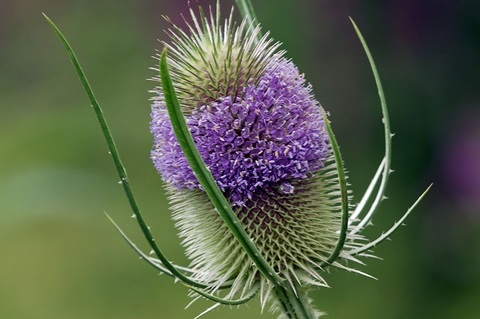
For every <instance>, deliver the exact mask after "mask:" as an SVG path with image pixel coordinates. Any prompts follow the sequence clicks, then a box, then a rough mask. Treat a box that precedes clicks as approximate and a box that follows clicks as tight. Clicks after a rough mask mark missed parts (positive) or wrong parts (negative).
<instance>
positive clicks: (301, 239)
mask: <svg viewBox="0 0 480 319" xmlns="http://www.w3.org/2000/svg"><path fill="white" fill-rule="evenodd" d="M217 10H218V8H217ZM218 12H219V11H217V15H216V16H213V14H212V13H210V16H211V17H210V18H207V17H206V16H205V15H204V13H203V11H202V10H201V9H200V19H198V18H197V16H196V15H195V13H194V12H193V11H192V15H191V16H192V23H191V24H189V23H187V26H188V29H189V30H188V32H186V31H183V30H181V29H180V28H178V27H177V26H175V25H173V24H172V29H171V30H170V31H169V35H170V39H171V41H170V42H169V43H165V45H166V47H167V48H168V49H169V61H170V62H169V69H170V74H171V81H172V84H173V87H174V89H175V91H176V92H177V96H178V102H179V105H180V107H181V109H182V112H183V114H184V116H185V119H186V124H187V127H188V130H189V131H190V133H191V135H192V138H193V141H194V143H195V145H196V147H197V149H198V151H199V154H200V156H201V157H202V159H203V161H204V162H205V165H206V166H207V167H208V169H209V171H210V172H211V174H212V176H213V178H214V180H215V182H216V184H217V185H218V187H219V188H220V190H221V191H222V192H223V195H224V196H225V197H226V198H227V200H228V201H229V203H230V205H231V206H232V209H233V212H234V214H235V215H236V216H237V218H238V219H239V221H240V222H241V224H242V227H243V229H244V230H245V232H246V234H247V236H248V237H249V238H250V240H251V241H252V242H253V243H254V245H255V246H256V247H257V248H258V251H259V253H260V254H261V255H262V257H263V258H264V260H265V261H266V262H267V263H268V265H269V266H270V267H271V269H272V270H273V271H274V272H275V273H276V275H278V276H279V277H280V278H281V279H282V280H283V281H285V282H288V283H289V286H290V289H291V291H293V292H294V294H295V297H294V298H297V299H299V300H301V303H306V304H307V303H309V301H308V298H307V297H306V292H305V291H306V290H305V289H306V288H305V287H308V286H311V285H317V286H326V285H327V284H326V282H325V280H324V279H323V277H322V276H321V273H322V272H323V271H324V269H325V267H327V266H334V267H338V268H342V269H346V270H349V271H355V270H353V269H351V268H349V267H347V266H345V264H344V263H343V261H354V262H358V259H357V258H356V257H355V256H370V254H369V250H370V248H372V247H373V246H375V245H376V244H377V243H379V242H381V241H382V240H384V239H385V238H386V237H387V236H388V235H389V234H391V233H392V232H393V231H394V230H395V229H396V228H397V227H398V225H399V224H395V225H394V227H392V229H390V230H389V231H387V232H386V233H385V235H382V236H380V237H379V238H378V239H377V240H375V241H372V242H370V243H366V244H365V240H364V237H363V236H362V235H361V234H360V232H361V230H363V228H365V227H366V226H367V225H368V223H369V221H370V220H371V218H372V216H373V212H374V211H375V210H376V208H377V206H378V204H379V203H380V202H381V200H382V199H383V195H384V191H385V186H386V182H387V178H388V175H389V173H390V166H389V165H390V153H389V147H390V146H389V143H390V141H389V140H388V139H387V141H386V143H387V146H388V147H387V151H386V157H385V160H384V161H383V162H382V163H381V165H380V167H379V169H378V171H377V174H376V175H375V177H374V178H373V180H372V186H371V187H369V190H368V191H367V192H366V195H365V197H364V198H363V199H362V201H361V203H360V204H359V206H358V207H357V208H356V209H355V211H354V212H353V213H351V214H350V215H349V214H348V211H349V207H352V206H351V205H350V204H349V201H350V196H349V195H348V192H347V190H346V181H345V176H344V172H343V164H342V160H341V157H340V155H339V151H338V146H336V142H335V141H334V136H333V134H332V133H331V132H329V131H328V130H329V128H328V123H325V117H324V111H323V109H322V107H321V105H320V104H319V103H318V102H317V100H316V99H315V97H314V96H313V92H312V89H311V87H310V85H309V84H307V83H306V81H305V79H304V77H303V75H302V74H301V73H300V72H299V70H298V69H297V67H296V66H295V65H294V64H293V63H292V62H291V61H289V60H288V59H287V58H285V57H284V54H285V53H284V52H283V51H279V50H278V47H279V44H278V43H276V42H274V41H273V40H271V39H270V38H269V35H268V33H267V34H266V35H264V36H263V37H261V38H260V39H259V40H257V39H258V38H259V34H260V28H259V27H253V26H250V25H247V24H246V22H245V21H246V20H244V21H243V22H242V23H241V24H240V25H238V26H237V25H235V23H234V22H233V20H232V16H230V18H229V19H227V20H226V21H225V24H224V25H221V24H220V17H219V14H218ZM367 53H368V50H367ZM375 72H376V71H374V73H375ZM375 74H376V73H375ZM157 80H158V81H160V80H159V79H157ZM379 89H380V90H381V88H379ZM154 92H155V96H154V98H153V103H152V113H151V117H152V120H151V123H150V125H151V126H150V128H151V132H152V134H153V136H154V146H153V150H152V152H151V158H152V161H153V163H154V165H155V167H156V169H157V170H158V172H159V173H160V175H161V176H162V178H163V180H164V181H165V185H166V186H165V187H166V190H167V192H168V194H169V199H170V202H171V204H172V206H171V209H172V211H173V218H174V219H175V221H176V223H177V226H178V228H179V229H180V235H181V237H182V238H183V244H184V246H185V249H186V254H187V256H188V257H189V258H190V259H191V263H192V269H194V271H192V272H193V274H192V278H194V280H196V281H198V282H200V283H201V285H204V286H205V287H206V289H207V291H208V292H209V293H213V294H215V293H217V292H218V290H219V289H220V288H222V287H224V286H225V285H228V287H230V292H229V293H228V295H227V297H229V298H231V297H233V296H234V295H236V294H239V295H240V297H243V296H245V295H246V294H248V291H249V290H250V288H252V287H253V286H255V285H260V287H261V288H260V291H261V294H260V296H261V301H262V306H263V305H264V304H265V303H266V301H267V300H270V299H272V300H273V301H275V300H279V299H281V296H278V292H277V291H276V290H275V285H273V284H272V283H271V282H270V281H269V280H266V279H265V278H264V276H263V275H264V273H261V272H260V271H259V269H257V267H256V266H255V264H254V263H252V260H251V259H250V256H249V255H248V254H247V252H246V251H245V250H244V249H243V248H242V246H241V245H240V244H239V242H238V240H237V238H236V237H235V236H234V234H232V232H230V229H229V228H228V226H227V225H226V224H225V222H224V220H222V218H221V217H220V216H219V215H218V214H217V212H216V209H215V207H214V205H213V204H212V202H211V201H210V199H209V197H208V196H207V195H206V193H205V192H204V191H203V189H202V185H201V184H200V183H199V181H198V180H197V178H196V176H195V174H194V172H193V171H192V169H191V167H190V166H189V163H188V161H187V159H186V158H185V156H184V154H183V152H182V149H181V147H180V144H179V141H178V140H177V137H176V135H175V133H174V130H173V128H172V124H171V123H170V118H169V113H168V112H167V105H166V102H165V96H164V92H163V90H162V86H159V87H157V88H156V89H155V90H154ZM383 111H384V115H386V114H387V113H386V108H385V107H384V108H383ZM385 123H387V124H385V132H386V136H388V137H389V138H390V131H389V126H388V119H387V121H386V122H385ZM380 176H382V181H381V183H380V186H379V191H378V194H377V195H376V197H375V200H374V201H373V206H372V208H371V209H370V210H369V212H368V213H367V214H366V215H365V217H362V218H360V215H361V214H362V210H363V208H364V207H365V205H364V203H365V202H366V201H367V200H368V199H369V197H370V196H371V195H372V190H371V188H373V187H375V185H376V184H377V183H378V181H379V179H380ZM422 196H423V195H422ZM417 203H418V201H417ZM417 203H415V204H414V206H415V205H416V204H417ZM352 208H353V207H352ZM412 208H413V207H412ZM410 211H411V209H410V210H409V211H408V212H407V213H406V214H405V216H404V217H403V219H404V218H405V217H406V216H407V215H408V214H409V212H410ZM403 219H402V220H403ZM270 297H271V298H270ZM277 305H280V308H281V302H280V303H277ZM294 317H295V316H294ZM317 317H318V313H317V312H315V311H313V310H312V311H311V314H309V315H308V318H317ZM295 318H296V317H295ZM302 318H303V317H302Z"/></svg>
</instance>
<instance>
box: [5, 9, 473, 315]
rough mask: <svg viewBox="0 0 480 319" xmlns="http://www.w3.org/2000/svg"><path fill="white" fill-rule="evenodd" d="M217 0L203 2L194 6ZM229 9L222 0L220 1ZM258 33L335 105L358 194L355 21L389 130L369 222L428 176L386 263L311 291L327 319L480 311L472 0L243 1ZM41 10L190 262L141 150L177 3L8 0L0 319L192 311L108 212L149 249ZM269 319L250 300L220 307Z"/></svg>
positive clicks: (386, 218)
mask: <svg viewBox="0 0 480 319" xmlns="http://www.w3.org/2000/svg"><path fill="white" fill-rule="evenodd" d="M212 2H214V1H209V2H208V1H201V3H203V4H207V3H212ZM221 2H222V3H223V7H224V9H227V8H228V7H230V6H231V4H232V1H221ZM253 2H254V5H255V7H256V11H257V15H258V17H259V19H260V21H261V22H262V23H263V25H264V27H265V29H268V30H271V33H272V35H273V37H274V38H276V39H277V40H279V41H281V42H283V43H284V45H283V48H284V49H286V50H287V51H288V56H289V57H291V58H292V59H293V60H294V61H295V62H296V64H297V65H298V66H299V68H300V69H301V71H303V72H305V74H306V77H307V79H308V80H309V81H310V82H311V83H312V84H313V86H314V91H315V94H316V96H317V98H318V99H319V100H320V101H321V103H322V104H323V105H324V107H325V108H326V109H327V110H329V111H330V112H331V120H332V125H333V128H334V130H335V132H336V134H337V138H338V140H339V143H340V145H341V150H342V152H343V155H344V158H345V161H346V165H347V167H348V169H349V171H350V182H351V183H352V188H353V191H354V193H355V194H357V197H356V198H357V199H358V198H359V197H360V194H362V192H363V191H364V189H365V187H366V185H367V184H368V179H369V178H370V177H371V176H372V175H373V172H374V171H375V168H376V166H377V165H378V164H379V162H380V159H381V157H382V152H383V140H382V138H383V135H382V134H383V131H382V124H381V113H380V107H379V103H378V98H377V95H376V94H377V93H376V88H375V84H374V81H373V78H372V75H371V71H370V69H369V65H368V62H367V60H366V57H365V55H364V53H363V51H362V48H361V46H360V44H359V41H358V39H357V38H356V36H355V33H354V31H353V28H352V26H351V24H350V22H349V20H348V16H352V17H353V18H354V19H355V20H356V22H357V23H358V25H359V26H360V28H361V30H362V32H363V33H364V35H365V37H366V39H367V41H368V43H369V45H370V47H371V50H372V52H373V54H374V57H375V59H376V61H377V65H378V68H379V71H380V74H381V77H382V79H383V83H384V88H385V93H386V95H387V99H388V101H389V106H390V112H391V122H392V127H393V131H394V132H395V133H396V136H395V138H394V150H393V152H394V159H393V168H394V169H395V170H396V173H394V174H393V175H392V176H391V183H390V185H389V188H388V192H387V193H388V196H389V197H390V199H389V200H388V201H386V202H384V204H383V205H382V207H381V213H379V214H378V215H377V218H376V219H375V225H376V227H374V228H372V229H371V230H369V234H370V235H371V236H372V238H373V237H374V236H377V235H379V234H380V233H381V231H382V230H383V229H386V227H389V226H390V225H391V224H392V223H393V222H394V221H395V220H396V219H398V218H399V217H400V216H401V214H402V213H403V212H404V211H405V210H406V209H407V207H408V206H409V205H410V204H411V203H412V202H413V201H414V200H415V199H416V197H417V196H418V195H419V194H420V193H421V192H422V191H423V190H424V189H425V188H426V187H427V185H428V184H430V183H431V182H433V183H434V188H433V190H432V191H431V193H430V194H429V195H428V197H427V198H426V199H425V200H424V202H423V203H422V204H421V205H420V206H419V208H418V209H417V210H416V212H415V213H414V214H413V215H412V216H411V217H410V218H409V219H408V220H407V224H408V225H407V227H403V228H402V229H401V230H400V231H398V232H397V233H396V234H395V235H394V236H392V241H389V242H387V243H384V244H383V245H382V246H380V247H379V248H377V249H376V253H377V254H378V255H379V256H381V257H382V258H383V259H384V260H368V261H367V262H368V267H366V268H361V270H364V271H367V272H368V273H369V274H372V275H373V276H375V277H377V278H378V279H379V280H371V279H368V278H365V277H362V276H359V275H355V274H350V273H344V272H339V271H335V270H333V271H332V272H331V273H330V274H327V275H326V277H327V279H328V281H329V283H330V285H331V286H332V288H331V289H322V290H318V291H315V292H314V293H313V294H312V296H313V298H314V299H315V304H317V306H318V307H319V308H320V309H322V310H325V311H326V312H328V313H329V315H330V316H329V318H369V319H375V318H392V319H395V318H398V319H400V318H402V319H404V318H437V319H443V318H445V319H446V318H464V319H469V318H478V313H479V310H480V2H478V1H474V0H471V1H468V0H460V1H459V0H457V1H453V0H442V1H439V0H403V1H393V0H390V1H372V0H371V1H355V0H344V1H336V0H303V1H293V0H275V1H266V0H263V1H262V0H258V1H255V0H254V1H253ZM226 11H227V10H226ZM41 12H45V13H46V14H48V15H49V16H50V17H51V18H52V19H53V20H54V21H55V22H56V23H57V25H58V26H59V27H60V28H61V29H62V30H63V32H64V33H65V34H66V36H67V37H68V38H69V40H70V42H71V44H72V45H73V47H74V49H75V50H76V53H77V55H78V57H79V59H80V61H81V63H82V64H83V67H84V69H85V71H86V72H87V75H88V77H89V79H90V81H91V83H92V85H93V87H94V89H95V92H96V95H97V97H98V99H99V101H100V103H101V105H102V106H103V108H104V112H105V115H106V117H107V120H108V121H109V123H110V126H111V129H112V131H113V134H114V136H115V138H116V141H117V144H118V148H119V150H120V152H121V155H122V156H123V160H124V164H125V165H126V167H127V169H128V171H129V176H130V179H131V182H132V186H133V188H134V191H135V192H136V195H137V197H138V200H139V202H140V205H141V208H142V209H143V212H144V214H145V215H146V217H147V219H148V221H149V223H150V225H151V227H152V230H153V232H154V234H155V235H156V236H157V238H158V242H159V243H160V245H161V247H162V248H163V249H164V250H165V251H166V252H167V254H168V255H169V256H171V258H172V259H174V260H176V261H177V262H179V263H186V261H185V259H184V258H183V251H182V249H181V248H180V246H179V240H178V239H177V237H176V230H175V228H174V225H173V223H172V222H171V220H170V217H169V212H168V210H167V203H166V200H165V197H164V193H163V191H162V182H161V181H160V178H159V177H158V175H157V173H156V172H155V170H154V168H153V166H152V164H151V163H150V160H149V150H150V147H151V140H152V138H151V136H150V134H149V129H148V122H149V101H148V100H149V97H150V96H151V94H150V93H148V90H149V89H151V88H152V86H153V83H152V82H149V81H147V79H148V78H150V77H152V76H154V75H155V73H154V72H153V71H151V70H149V67H151V66H154V64H155V60H154V59H152V58H151V56H152V55H154V53H155V49H161V44H160V43H159V42H158V41H157V39H165V35H164V33H163V31H162V29H164V28H165V27H167V26H166V23H165V22H164V20H163V19H162V18H161V15H169V16H170V17H171V18H172V19H173V20H174V21H176V22H178V23H181V18H180V14H181V13H186V12H187V2H186V1H184V0H155V1H153V0H149V1H134V0H126V1H121V2H120V1H114V0H106V1H94V0H83V1H73V0H62V1H60V0H38V1H27V0H19V1H14V0H1V2H0V112H1V113H0V318H9V319H10V318H13V319H17V318H18V319H23V318H25V319H27V318H28V319H40V318H49V319H55V318H73V319H74V318H90V319H95V318H102V319H108V318H115V319H127V318H128V319H130V318H143V319H148V318H172V319H176V318H178V319H180V318H181V319H183V318H193V317H195V316H196V315H197V314H199V313H200V312H201V311H202V310H203V309H204V308H205V307H207V306H209V305H210V303H208V302H198V303H195V304H194V305H193V306H192V307H190V308H188V309H186V310H184V308H185V306H186V305H187V304H188V303H189V301H190V299H189V298H188V297H187V292H186V289H185V288H184V287H182V286H181V285H179V284H174V283H173V282H172V280H171V279H170V278H168V277H166V276H158V274H157V273H156V272H155V271H154V270H152V269H151V268H150V267H149V266H148V265H147V264H146V263H144V262H142V261H140V260H139V259H138V258H137V257H136V255H135V254H134V253H133V252H132V251H131V250H130V249H129V247H128V246H127V245H126V244H125V242H124V241H123V240H122V239H121V237H120V236H119V234H118V233H116V231H115V230H114V228H113V227H112V225H111V224H110V223H109V222H108V220H107V218H106V217H105V215H104V214H103V212H108V213H109V214H110V215H112V216H113V217H114V219H115V220H116V221H117V222H118V223H119V224H120V225H121V226H122V227H123V228H124V229H125V231H126V232H127V233H128V234H129V235H131V236H132V238H134V239H136V240H137V242H139V245H140V246H141V247H145V246H144V245H143V244H141V243H142V240H141V236H140V233H139V230H138V228H137V226H136V224H135V221H134V220H132V219H131V218H130V216H131V211H130V209H129V208H128V205H127V201H126V199H125V198H124V196H123V192H122V189H121V187H120V186H119V185H118V183H117V181H118V179H117V177H116V173H115V171H114V169H113V165H112V163H111V161H110V158H109V157H108V154H107V149H106V145H105V143H104V141H103V139H102V136H101V133H100V129H99V127H98V125H97V123H96V120H95V117H94V114H93V112H92V110H91V108H90V107H89V102H88V100H87V98H86V96H85V95H84V92H83V91H82V89H81V86H80V84H79V81H78V79H77V78H76V75H75V73H74V72H73V69H72V67H71V65H70V63H69V61H68V59H67V56H66V54H65V52H64V50H63V48H62V47H61V45H60V43H59V41H58V39H57V38H56V37H55V35H54V33H53V32H52V30H51V29H50V28H49V26H48V25H47V23H46V22H45V20H44V19H43V17H42V15H41ZM247 316H248V317H250V318H260V317H261V318H273V317H272V316H271V315H270V314H268V313H264V314H262V315H260V314H259V305H258V301H252V302H250V303H249V304H248V305H247V306H241V307H239V308H236V307H234V308H229V307H223V308H220V309H217V310H215V311H213V312H212V313H209V314H207V315H206V316H205V318H206V319H207V318H208V319H214V318H245V317H247Z"/></svg>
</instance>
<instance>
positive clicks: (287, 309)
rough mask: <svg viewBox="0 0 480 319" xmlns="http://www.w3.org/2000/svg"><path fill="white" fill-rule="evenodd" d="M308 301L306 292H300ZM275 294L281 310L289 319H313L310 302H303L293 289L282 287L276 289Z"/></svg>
mask: <svg viewBox="0 0 480 319" xmlns="http://www.w3.org/2000/svg"><path fill="white" fill-rule="evenodd" d="M300 292H301V293H303V294H304V297H305V299H306V292H304V291H300ZM274 294H275V297H276V298H277V303H278V307H279V310H280V311H281V312H282V313H283V314H284V315H285V318H288V319H313V317H312V313H313V309H311V307H310V305H309V303H308V302H306V301H305V300H302V299H301V297H300V296H299V295H298V290H297V293H295V292H294V291H293V290H292V289H286V288H283V287H280V286H276V287H275V288H274Z"/></svg>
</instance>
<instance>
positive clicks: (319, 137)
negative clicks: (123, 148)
mask: <svg viewBox="0 0 480 319" xmlns="http://www.w3.org/2000/svg"><path fill="white" fill-rule="evenodd" d="M250 82H251V83H250V84H248V85H246V86H245V87H243V88H241V91H240V93H239V94H237V95H234V96H232V95H227V96H219V97H218V98H217V100H214V101H211V102H209V103H205V104H201V105H199V106H197V107H196V108H194V109H193V110H192V112H191V114H190V115H189V116H188V118H187V123H188V126H189V128H190V131H191V133H192V135H193V138H194V140H195V142H196V144H197V147H198V150H199V152H200V154H201V155H202V158H203V159H204V161H205V164H206V165H207V167H209V169H210V170H211V172H212V175H213V177H214V178H215V180H216V182H217V183H218V185H219V187H220V189H221V190H222V191H223V192H224V194H225V195H226V197H227V198H229V199H230V201H231V203H232V204H233V205H245V201H246V200H247V199H251V198H252V195H253V194H254V193H255V192H256V191H258V190H261V189H265V188H268V189H273V190H275V191H277V192H281V193H284V194H291V193H294V192H295V188H294V186H293V184H295V183H297V182H298V181H301V180H304V179H307V178H309V177H312V176H313V175H314V174H315V172H316V171H318V170H319V169H320V168H322V167H323V166H324V161H325V159H326V158H327V157H328V155H329V149H328V135H327V133H326V131H325V127H324V124H323V119H322V114H321V108H320V105H319V103H318V102H317V101H316V100H315V99H314V98H313V96H312V93H311V88H310V86H307V85H306V84H305V80H304V78H303V76H302V75H301V74H300V73H299V72H298V69H297V68H296V67H295V66H294V65H293V63H291V62H289V61H287V60H286V59H284V58H280V59H276V60H274V61H273V62H271V63H270V64H269V65H268V66H267V67H266V68H265V70H264V72H263V74H261V75H260V76H259V78H258V80H257V81H256V82H253V81H250ZM151 131H152V133H153V135H154V141H155V142H154V144H155V146H154V149H153V151H152V159H153V162H154V164H155V167H156V168H157V170H158V171H159V172H160V174H161V175H162V178H163V180H164V181H165V182H167V183H169V184H171V185H173V186H174V187H175V188H177V189H178V190H182V189H192V188H198V187H200V184H199V183H198V181H197V180H196V178H195V176H194V174H193V171H192V170H191V168H190V166H189V165H188V163H187V160H186V158H185V157H184V156H183V154H182V151H181V149H180V146H179V144H178V142H177V140H176V138H175V135H174V133H173V130H172V127H171V124H170V120H169V118H168V113H167V112H166V107H165V104H164V102H163V100H161V99H160V100H156V101H155V103H154V105H153V109H152V122H151Z"/></svg>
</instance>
